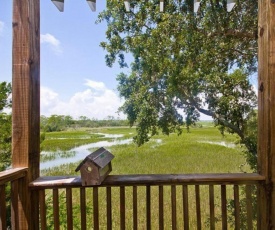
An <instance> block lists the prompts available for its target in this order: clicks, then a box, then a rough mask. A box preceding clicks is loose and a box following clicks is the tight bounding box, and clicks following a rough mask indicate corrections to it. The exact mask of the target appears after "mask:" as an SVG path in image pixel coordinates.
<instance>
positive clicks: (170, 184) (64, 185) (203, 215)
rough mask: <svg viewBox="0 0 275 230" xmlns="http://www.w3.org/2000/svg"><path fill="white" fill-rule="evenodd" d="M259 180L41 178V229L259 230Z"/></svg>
mask: <svg viewBox="0 0 275 230" xmlns="http://www.w3.org/2000/svg"><path fill="white" fill-rule="evenodd" d="M262 181H264V177H262V176H260V175H258V174H191V175H121V176H108V177H107V178H106V180H105V181H104V182H103V183H102V184H101V185H100V186H95V187H82V186H81V179H80V178H79V177H71V176H68V177H64V176H62V177H40V178H38V179H37V180H35V181H34V182H32V183H31V184H30V189H31V190H33V192H38V193H39V205H40V229H42V230H43V229H49V228H51V229H52V228H53V229H73V228H75V229H82V230H84V229H92V228H93V229H227V228H231V227H232V228H235V229H243V228H244V226H245V229H254V228H257V212H256V211H255V210H256V209H257V207H256V204H257V199H256V191H257V187H258V185H259V184H261V182H262Z"/></svg>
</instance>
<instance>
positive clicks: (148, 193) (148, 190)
mask: <svg viewBox="0 0 275 230" xmlns="http://www.w3.org/2000/svg"><path fill="white" fill-rule="evenodd" d="M146 226H147V230H150V229H151V187H150V186H149V185H148V186H146Z"/></svg>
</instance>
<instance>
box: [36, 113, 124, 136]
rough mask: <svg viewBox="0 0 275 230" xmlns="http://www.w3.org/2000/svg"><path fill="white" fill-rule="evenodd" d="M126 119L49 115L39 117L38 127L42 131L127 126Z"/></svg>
mask: <svg viewBox="0 0 275 230" xmlns="http://www.w3.org/2000/svg"><path fill="white" fill-rule="evenodd" d="M128 125H129V122H128V121H127V120H121V119H119V118H115V117H113V116H108V117H107V118H106V119H103V120H98V119H94V118H92V119H90V118H88V117H86V116H80V117H79V118H78V119H73V118H72V117H71V116H65V115H51V116H50V117H46V116H41V117H40V129H41V130H42V131H44V132H55V131H62V130H66V129H68V128H75V129H76V128H80V127H90V128H96V127H105V126H106V127H111V126H128Z"/></svg>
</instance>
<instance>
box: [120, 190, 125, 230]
mask: <svg viewBox="0 0 275 230" xmlns="http://www.w3.org/2000/svg"><path fill="white" fill-rule="evenodd" d="M120 229H121V230H124V229H125V187H124V186H121V187H120Z"/></svg>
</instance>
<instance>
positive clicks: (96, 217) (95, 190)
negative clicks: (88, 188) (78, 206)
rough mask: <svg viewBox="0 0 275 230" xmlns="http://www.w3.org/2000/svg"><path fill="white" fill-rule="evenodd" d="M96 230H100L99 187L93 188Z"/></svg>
mask: <svg viewBox="0 0 275 230" xmlns="http://www.w3.org/2000/svg"><path fill="white" fill-rule="evenodd" d="M93 207H94V209H93V211H94V229H95V230H98V229H99V208H98V187H94V188H93Z"/></svg>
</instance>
